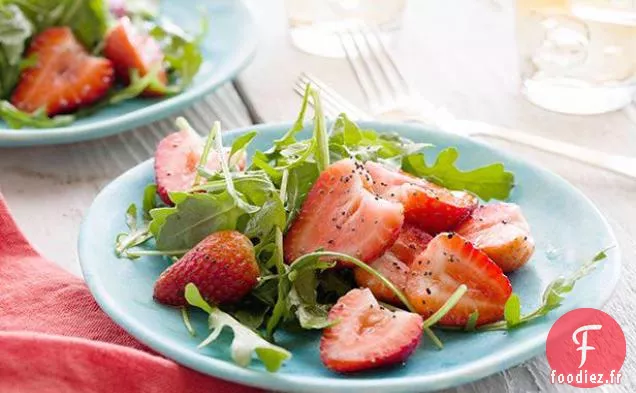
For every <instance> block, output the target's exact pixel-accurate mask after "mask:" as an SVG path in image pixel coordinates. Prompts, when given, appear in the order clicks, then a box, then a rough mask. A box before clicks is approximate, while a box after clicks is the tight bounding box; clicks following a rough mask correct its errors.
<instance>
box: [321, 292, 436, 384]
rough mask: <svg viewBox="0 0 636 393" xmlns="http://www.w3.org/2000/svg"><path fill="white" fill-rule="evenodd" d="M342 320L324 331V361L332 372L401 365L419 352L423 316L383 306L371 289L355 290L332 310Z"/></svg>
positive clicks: (322, 346) (333, 317)
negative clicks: (417, 350)
mask: <svg viewBox="0 0 636 393" xmlns="http://www.w3.org/2000/svg"><path fill="white" fill-rule="evenodd" d="M329 320H330V321H338V323H336V324H335V325H334V326H331V327H329V328H327V329H325V330H324V332H323V334H322V338H321V339H320V359H321V360H322V362H323V364H324V365H325V366H326V367H327V368H328V369H330V370H333V371H336V372H340V373H351V372H356V371H362V370H368V369H373V368H378V367H384V366H390V365H393V364H399V363H402V362H404V361H406V359H408V357H409V356H410V355H411V354H412V353H413V352H414V351H415V349H417V346H418V345H419V343H420V340H421V338H422V323H423V322H424V321H423V320H422V317H421V316H419V315H417V314H415V313H410V312H406V311H402V310H399V311H390V310H388V309H386V308H384V307H382V306H380V305H379V304H378V302H377V300H376V299H375V298H374V297H373V294H372V293H371V291H369V290H368V289H352V290H351V291H349V292H348V293H347V294H346V295H344V296H343V297H341V298H340V299H338V302H337V303H336V304H335V305H334V306H333V307H332V308H331V310H330V311H329Z"/></svg>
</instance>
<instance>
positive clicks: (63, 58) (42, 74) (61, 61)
mask: <svg viewBox="0 0 636 393" xmlns="http://www.w3.org/2000/svg"><path fill="white" fill-rule="evenodd" d="M25 57H28V58H34V59H36V62H37V63H36V64H35V65H34V66H31V67H29V68H27V69H25V70H24V71H22V74H21V75H20V81H19V82H18V85H17V87H16V88H15V90H14V91H13V95H12V96H11V103H13V105H15V107H16V108H18V109H20V110H22V111H25V112H34V111H36V110H38V109H40V108H44V109H45V110H46V113H47V114H48V115H49V116H53V115H57V114H60V113H70V112H73V111H75V110H77V109H79V108H81V107H85V106H88V105H90V104H93V103H95V102H96V101H98V100H99V99H100V98H102V97H104V95H106V93H107V92H108V90H109V89H110V88H111V86H112V85H113V81H114V71H113V65H112V64H111V62H110V61H109V60H107V59H103V58H101V57H95V56H91V55H90V54H89V53H88V52H87V51H86V49H84V47H83V46H82V45H81V44H80V43H79V42H78V41H77V40H76V39H75V37H74V36H73V32H72V31H71V29H69V28H68V27H52V28H49V29H47V30H45V31H43V32H42V33H40V34H38V35H37V36H36V37H35V38H34V39H33V41H31V45H30V46H29V49H28V50H27V51H26V53H25Z"/></svg>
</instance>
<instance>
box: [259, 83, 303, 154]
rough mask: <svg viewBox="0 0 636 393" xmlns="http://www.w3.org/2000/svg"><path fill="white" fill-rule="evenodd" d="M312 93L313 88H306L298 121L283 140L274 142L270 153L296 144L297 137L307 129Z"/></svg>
mask: <svg viewBox="0 0 636 393" xmlns="http://www.w3.org/2000/svg"><path fill="white" fill-rule="evenodd" d="M310 91H311V86H310V85H309V84H308V85H307V86H305V94H304V95H303V100H302V102H301V104H300V112H298V117H296V121H295V122H294V124H293V125H292V127H291V128H290V129H289V130H288V131H287V132H286V133H285V135H283V137H282V138H281V139H276V140H274V146H273V149H272V150H271V151H270V152H269V153H273V152H277V151H281V150H283V149H284V148H286V147H287V146H289V145H292V144H294V143H296V135H297V134H298V133H299V132H301V131H302V130H303V128H305V114H306V113H307V106H308V103H309V95H310V93H309V92H310Z"/></svg>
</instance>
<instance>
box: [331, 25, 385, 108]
mask: <svg viewBox="0 0 636 393" xmlns="http://www.w3.org/2000/svg"><path fill="white" fill-rule="evenodd" d="M336 35H337V36H338V39H339V40H340V45H341V46H342V50H343V51H344V52H345V54H346V56H347V62H348V63H349V67H350V68H351V71H352V72H353V75H354V76H355V78H356V81H357V82H358V86H360V88H361V89H362V93H363V94H364V98H365V99H366V101H367V104H368V105H369V107H371V108H376V107H378V106H379V105H380V104H379V101H378V98H377V97H378V96H377V92H374V91H373V90H374V89H373V88H372V87H371V86H370V85H369V82H368V79H369V77H364V70H362V67H360V66H359V65H358V63H357V62H356V60H355V58H356V57H359V58H361V57H362V53H360V52H358V51H357V49H355V42H354V38H353V35H352V34H351V33H349V34H347V35H345V34H344V33H342V32H337V33H336ZM346 38H349V40H350V41H351V42H353V43H354V49H352V48H351V45H349V44H347V39H346Z"/></svg>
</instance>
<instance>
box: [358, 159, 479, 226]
mask: <svg viewBox="0 0 636 393" xmlns="http://www.w3.org/2000/svg"><path fill="white" fill-rule="evenodd" d="M365 168H366V169H367V171H369V173H370V174H371V177H372V178H373V188H374V191H375V192H376V193H377V194H378V195H380V196H381V197H383V198H386V199H389V200H392V201H398V202H401V203H402V204H403V205H404V217H405V219H406V221H407V222H410V223H413V224H415V225H417V226H419V227H420V228H422V229H423V230H424V231H426V232H429V233H432V234H436V233H439V232H442V231H448V230H451V229H453V228H454V227H455V226H457V225H458V224H459V223H460V222H461V221H463V220H464V219H465V218H466V217H468V216H469V215H470V213H471V212H472V211H473V210H474V209H475V208H476V207H477V203H478V201H477V198H475V197H474V196H473V195H471V194H468V193H466V192H462V191H450V190H447V189H446V188H444V187H441V186H438V185H436V184H433V183H431V182H428V181H426V180H424V179H420V178H416V177H413V176H411V175H408V174H406V173H403V172H397V171H394V170H391V169H388V168H386V167H385V166H383V165H381V164H378V163H375V162H371V161H369V162H367V163H366V164H365Z"/></svg>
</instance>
